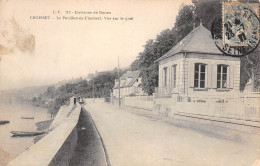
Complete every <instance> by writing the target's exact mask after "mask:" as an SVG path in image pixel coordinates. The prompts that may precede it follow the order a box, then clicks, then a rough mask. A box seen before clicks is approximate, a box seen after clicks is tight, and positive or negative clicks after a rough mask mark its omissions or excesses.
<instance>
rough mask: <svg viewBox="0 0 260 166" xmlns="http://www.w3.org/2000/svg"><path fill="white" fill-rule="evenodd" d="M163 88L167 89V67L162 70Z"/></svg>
mask: <svg viewBox="0 0 260 166" xmlns="http://www.w3.org/2000/svg"><path fill="white" fill-rule="evenodd" d="M163 86H164V87H167V67H165V68H163Z"/></svg>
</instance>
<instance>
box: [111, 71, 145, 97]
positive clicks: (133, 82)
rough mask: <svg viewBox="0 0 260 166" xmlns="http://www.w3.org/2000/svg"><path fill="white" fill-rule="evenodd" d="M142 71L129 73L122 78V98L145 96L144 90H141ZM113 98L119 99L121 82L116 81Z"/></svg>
mask: <svg viewBox="0 0 260 166" xmlns="http://www.w3.org/2000/svg"><path fill="white" fill-rule="evenodd" d="M139 75H140V71H139V70H136V71H127V73H125V74H123V75H122V76H121V77H120V97H123V96H131V95H134V96H136V95H144V92H143V91H142V88H140V87H139V86H140V84H141V78H140V77H139ZM113 96H115V97H117V98H118V97H119V80H118V79H115V86H114V88H113Z"/></svg>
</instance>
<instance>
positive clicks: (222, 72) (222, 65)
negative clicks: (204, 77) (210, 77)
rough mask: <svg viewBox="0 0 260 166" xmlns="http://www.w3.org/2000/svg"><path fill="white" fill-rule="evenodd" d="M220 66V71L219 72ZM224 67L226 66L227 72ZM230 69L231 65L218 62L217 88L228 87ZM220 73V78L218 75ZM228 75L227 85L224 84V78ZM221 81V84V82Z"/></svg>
mask: <svg viewBox="0 0 260 166" xmlns="http://www.w3.org/2000/svg"><path fill="white" fill-rule="evenodd" d="M219 66H220V72H219ZM224 67H226V72H225V73H224ZM228 69H229V65H226V64H218V65H217V71H216V72H217V89H227V88H228ZM219 74H220V78H219V77H218V76H219ZM224 75H226V79H225V84H226V86H223V84H224V80H223V77H224ZM219 82H220V84H219Z"/></svg>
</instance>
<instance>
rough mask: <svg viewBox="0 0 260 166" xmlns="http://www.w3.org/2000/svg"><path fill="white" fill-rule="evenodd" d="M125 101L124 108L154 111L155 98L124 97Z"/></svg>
mask: <svg viewBox="0 0 260 166" xmlns="http://www.w3.org/2000/svg"><path fill="white" fill-rule="evenodd" d="M123 101H124V106H126V107H134V108H142V109H148V110H153V106H154V97H153V96H132V97H124V99H123Z"/></svg>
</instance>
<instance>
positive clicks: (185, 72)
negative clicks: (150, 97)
mask: <svg viewBox="0 0 260 166" xmlns="http://www.w3.org/2000/svg"><path fill="white" fill-rule="evenodd" d="M195 63H203V64H206V79H205V88H203V89H199V88H194V68H195ZM219 64H223V65H227V66H228V73H227V88H225V89H217V65H219ZM173 65H177V68H176V69H177V70H176V74H177V77H176V88H172V89H173V90H172V93H182V94H183V93H185V94H193V93H203V92H205V91H207V92H208V91H211V92H221V91H226V90H232V91H239V86H240V58H237V57H228V56H223V55H210V54H196V53H187V54H184V53H179V54H177V55H175V56H173V57H169V58H167V59H164V60H162V61H160V62H159V87H160V88H162V87H165V83H164V68H167V69H168V70H167V87H168V88H169V87H170V88H171V86H172V74H173V71H172V70H171V68H172V66H173ZM167 87H165V88H167Z"/></svg>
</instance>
